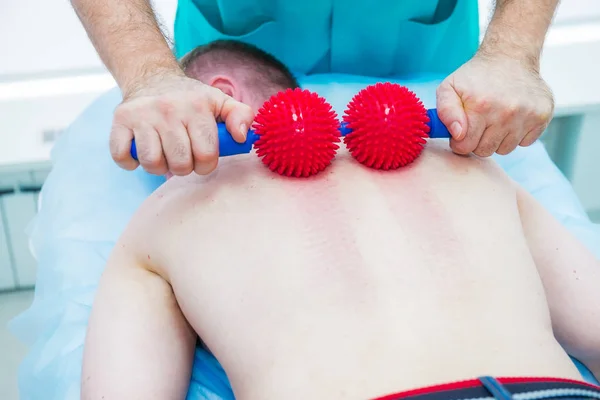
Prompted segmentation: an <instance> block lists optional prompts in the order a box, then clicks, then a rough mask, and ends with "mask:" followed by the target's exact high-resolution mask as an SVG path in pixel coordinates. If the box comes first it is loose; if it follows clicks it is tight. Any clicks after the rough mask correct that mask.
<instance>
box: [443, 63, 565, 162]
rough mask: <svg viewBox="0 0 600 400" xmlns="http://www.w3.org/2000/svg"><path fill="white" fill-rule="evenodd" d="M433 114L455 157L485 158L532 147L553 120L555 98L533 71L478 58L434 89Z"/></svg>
mask: <svg viewBox="0 0 600 400" xmlns="http://www.w3.org/2000/svg"><path fill="white" fill-rule="evenodd" d="M437 109H438V115H439V118H440V120H441V121H442V122H443V123H444V124H445V125H446V126H447V127H448V129H449V131H450V134H451V135H452V138H451V140H450V146H451V148H452V150H453V151H454V152H455V153H457V154H465V155H466V154H469V153H474V154H476V155H478V156H481V157H488V156H491V155H492V154H494V153H498V154H508V153H510V152H512V151H513V150H514V149H515V148H516V147H517V146H519V145H520V146H529V145H531V144H532V143H534V142H535V141H536V140H537V139H538V138H539V137H540V135H541V134H542V132H543V131H544V130H545V129H546V127H547V126H548V124H549V123H550V120H551V119H552V114H553V112H554V99H553V96H552V92H551V91H550V89H549V87H548V85H546V83H545V82H544V80H543V79H542V78H541V77H540V75H539V73H538V68H537V66H535V65H528V63H527V62H525V61H523V60H519V59H516V58H511V57H508V56H506V55H502V54H497V55H494V54H482V53H478V54H477V55H476V56H474V57H473V58H472V59H471V60H470V61H468V62H467V63H465V64H464V65H463V66H462V67H460V68H459V69H458V70H456V71H455V72H454V73H453V74H452V75H450V76H448V77H447V78H446V79H445V80H444V81H443V82H442V84H441V85H440V86H439V87H438V90H437Z"/></svg>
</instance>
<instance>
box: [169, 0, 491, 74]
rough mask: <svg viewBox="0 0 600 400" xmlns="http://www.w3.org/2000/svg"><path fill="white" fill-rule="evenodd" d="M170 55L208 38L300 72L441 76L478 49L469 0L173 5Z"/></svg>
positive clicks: (243, 0) (226, 0)
mask: <svg viewBox="0 0 600 400" xmlns="http://www.w3.org/2000/svg"><path fill="white" fill-rule="evenodd" d="M174 39H175V52H176V55H177V56H178V57H181V56H183V55H185V54H186V53H187V52H189V51H190V50H192V49H193V48H194V47H196V46H198V45H201V44H205V43H207V42H210V41H213V40H216V39H237V40H240V41H243V42H247V43H250V44H253V45H256V46H258V47H260V48H262V49H263V50H265V51H268V52H269V53H271V54H273V55H275V56H276V57H278V58H279V59H280V60H282V61H283V62H284V63H285V64H286V65H288V66H289V67H290V68H291V69H292V71H293V72H295V73H297V74H301V75H306V74H315V73H330V72H331V73H346V74H355V75H366V76H376V77H386V76H387V77H390V76H394V77H408V76H412V75H422V74H448V73H450V72H452V71H453V70H455V69H456V68H458V67H459V66H460V65H461V64H463V63H464V62H465V61H467V60H468V59H469V58H470V57H472V55H473V54H474V53H475V51H476V50H477V47H478V44H479V18H478V8H477V0H179V4H178V8H177V15H176V19H175V38H174Z"/></svg>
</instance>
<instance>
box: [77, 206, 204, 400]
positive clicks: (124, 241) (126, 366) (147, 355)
mask: <svg viewBox="0 0 600 400" xmlns="http://www.w3.org/2000/svg"><path fill="white" fill-rule="evenodd" d="M142 208H145V210H141V212H139V213H138V214H137V215H136V216H135V217H134V219H133V220H132V223H131V224H130V225H129V227H128V228H127V231H126V232H125V234H124V235H123V237H122V238H121V239H120V240H119V242H118V243H117V245H116V246H115V249H114V251H113V253H112V254H111V257H110V259H109V261H108V264H107V266H106V270H105V272H104V274H103V276H102V279H101V281H100V285H99V288H98V292H97V295H96V298H95V300H94V306H93V310H92V314H91V317H90V321H89V326H88V333H87V337H86V343H85V351H84V360H83V371H82V378H81V379H82V388H81V391H82V395H81V398H82V399H84V400H87V399H105V400H112V399H119V400H120V399H127V400H135V399H183V398H185V395H186V393H187V389H188V386H189V382H190V373H191V367H192V361H193V355H194V345H195V340H196V335H195V333H194V332H193V331H192V329H191V328H190V327H189V325H188V324H187V322H186V321H185V319H184V317H183V315H182V314H181V312H180V310H179V307H178V305H177V302H176V300H175V296H174V295H173V292H172V290H171V286H170V285H169V284H168V283H167V282H166V281H165V280H163V279H162V278H161V277H160V276H159V275H157V274H155V273H153V272H151V271H150V270H149V269H146V268H145V267H144V263H145V262H146V261H147V260H146V257H147V256H146V254H142V253H141V252H140V250H141V249H142V248H143V247H144V244H143V242H142V241H144V242H147V241H148V239H149V238H148V236H147V235H145V234H144V233H145V232H152V231H149V230H148V229H149V225H148V224H152V221H153V219H152V218H151V216H155V213H149V212H147V211H148V207H147V206H146V207H144V206H142ZM150 234H151V233H150ZM159 240H160V239H159Z"/></svg>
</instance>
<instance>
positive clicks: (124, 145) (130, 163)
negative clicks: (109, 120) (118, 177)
mask: <svg viewBox="0 0 600 400" xmlns="http://www.w3.org/2000/svg"><path fill="white" fill-rule="evenodd" d="M132 141H133V131H132V130H131V129H129V128H127V127H126V126H124V125H120V124H113V126H112V129H111V131H110V140H109V147H110V154H111V156H112V158H113V160H114V161H115V163H117V165H118V166H119V167H121V168H123V169H126V170H128V171H133V170H134V169H136V168H137V167H138V165H140V163H139V162H138V161H137V160H135V159H134V158H133V157H131V142H132Z"/></svg>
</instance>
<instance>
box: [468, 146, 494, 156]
mask: <svg viewBox="0 0 600 400" xmlns="http://www.w3.org/2000/svg"><path fill="white" fill-rule="evenodd" d="M473 153H475V154H476V155H478V156H479V157H489V156H491V155H492V154H494V149H493V148H492V147H491V146H490V145H487V144H484V145H481V146H479V147H477V148H476V149H475V151H474V152H473Z"/></svg>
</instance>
